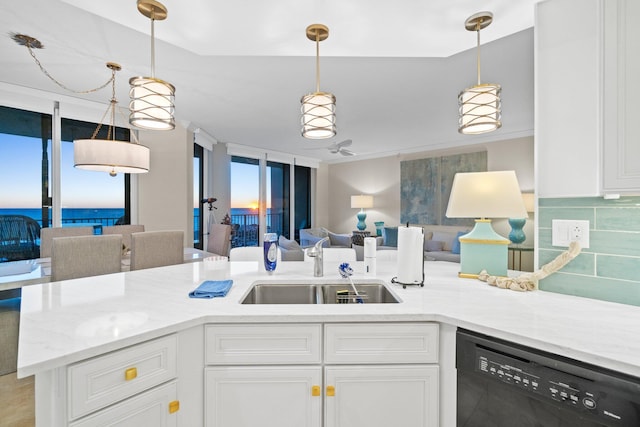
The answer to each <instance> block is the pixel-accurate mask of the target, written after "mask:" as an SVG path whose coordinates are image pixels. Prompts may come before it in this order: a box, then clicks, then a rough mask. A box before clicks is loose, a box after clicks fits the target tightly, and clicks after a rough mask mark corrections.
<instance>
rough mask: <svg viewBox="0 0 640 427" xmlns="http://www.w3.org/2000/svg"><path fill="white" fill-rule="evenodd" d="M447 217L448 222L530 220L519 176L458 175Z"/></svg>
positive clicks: (507, 173) (501, 173)
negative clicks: (449, 220) (503, 219)
mask: <svg viewBox="0 0 640 427" xmlns="http://www.w3.org/2000/svg"><path fill="white" fill-rule="evenodd" d="M446 215H447V217H448V218H526V217H527V211H526V209H525V206H524V201H523V199H522V193H521V192H520V186H519V184H518V178H517V177H516V173H515V172H514V171H493V172H467V173H457V174H456V175H455V177H454V178H453V185H452V187H451V195H450V196H449V204H448V206H447V213H446Z"/></svg>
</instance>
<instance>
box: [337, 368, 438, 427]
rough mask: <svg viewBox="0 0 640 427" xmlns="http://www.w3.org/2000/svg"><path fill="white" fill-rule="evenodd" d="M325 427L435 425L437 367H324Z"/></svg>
mask: <svg viewBox="0 0 640 427" xmlns="http://www.w3.org/2000/svg"><path fill="white" fill-rule="evenodd" d="M325 384H329V385H328V386H327V387H332V388H331V389H330V392H329V393H327V396H326V397H325V426H326V427H352V426H366V427H388V426H402V427H427V426H434V427H435V426H437V425H438V366H436V365H430V366H429V365H372V366H367V365H360V366H359V365H355V366H327V367H325Z"/></svg>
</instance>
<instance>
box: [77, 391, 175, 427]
mask: <svg viewBox="0 0 640 427" xmlns="http://www.w3.org/2000/svg"><path fill="white" fill-rule="evenodd" d="M176 390H177V387H176V383H175V382H171V383H169V384H165V385H163V386H160V387H157V388H154V389H152V390H149V391H147V392H144V393H141V394H139V395H137V396H135V397H132V398H130V399H127V400H125V401H124V402H121V403H118V404H117V405H114V406H111V407H109V408H107V409H103V410H102V411H99V412H96V413H95V414H92V415H89V416H88V417H85V418H83V419H82V420H80V421H76V422H75V423H72V424H71V427H102V426H107V425H108V426H114V425H117V426H118V427H141V426H154V427H175V426H177V425H178V423H177V415H178V414H177V411H178V410H179V408H180V404H179V402H178V401H177V398H176V396H177V391H176Z"/></svg>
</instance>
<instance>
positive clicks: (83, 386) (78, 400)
mask: <svg viewBox="0 0 640 427" xmlns="http://www.w3.org/2000/svg"><path fill="white" fill-rule="evenodd" d="M176 351H177V340H176V336H175V335H169V336H166V337H163V338H159V339H157V340H153V341H148V342H144V343H142V344H138V345H135V346H132V347H128V348H125V349H122V350H118V351H116V352H113V353H110V354H107V355H104V356H100V357H96V358H93V359H89V360H87V361H84V362H79V363H76V364H74V365H71V366H70V367H69V368H68V369H67V376H68V380H67V381H68V384H69V386H70V387H69V418H70V419H76V418H78V417H81V416H83V415H86V414H88V413H90V412H93V411H95V410H97V409H100V408H104V407H105V406H108V405H110V404H112V403H115V402H117V401H119V400H122V399H125V398H127V397H130V396H133V395H135V394H136V393H140V392H141V391H144V390H147V389H149V388H151V387H154V386H156V385H158V384H162V383H163V382H166V381H168V380H171V379H173V378H175V376H176V371H177V357H176Z"/></svg>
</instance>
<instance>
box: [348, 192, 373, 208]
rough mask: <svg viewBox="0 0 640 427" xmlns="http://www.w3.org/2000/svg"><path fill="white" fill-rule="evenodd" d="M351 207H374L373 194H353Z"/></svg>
mask: <svg viewBox="0 0 640 427" xmlns="http://www.w3.org/2000/svg"><path fill="white" fill-rule="evenodd" d="M351 207H352V208H358V209H363V208H372V207H373V196H367V195H364V194H361V195H358V196H351Z"/></svg>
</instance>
